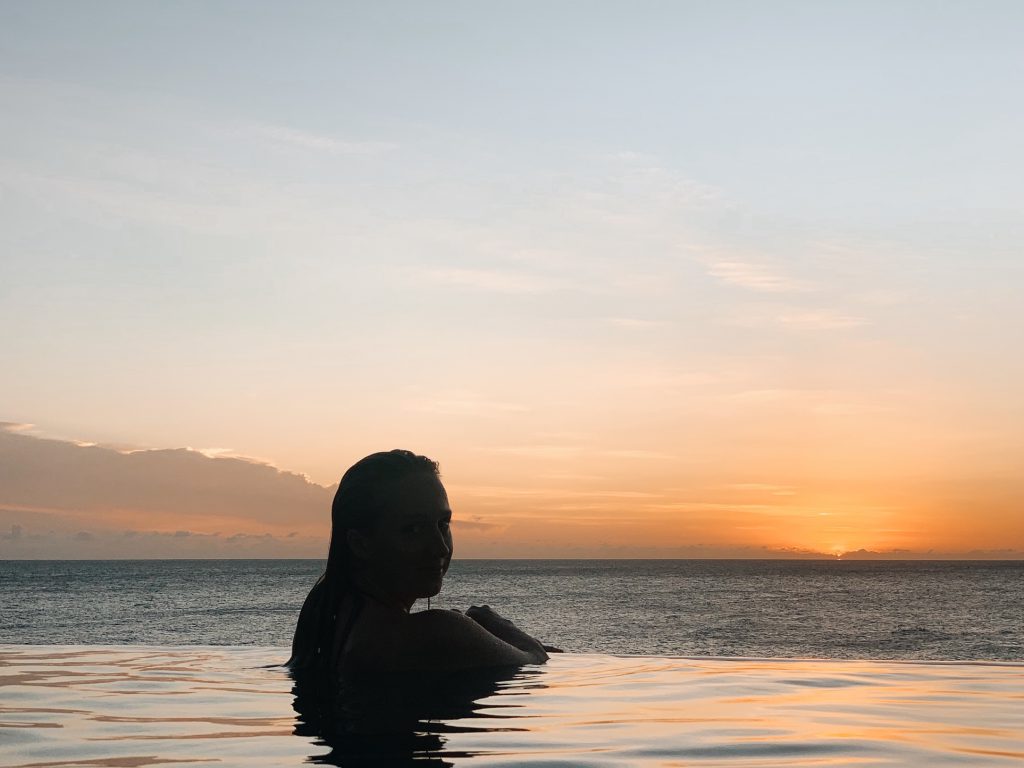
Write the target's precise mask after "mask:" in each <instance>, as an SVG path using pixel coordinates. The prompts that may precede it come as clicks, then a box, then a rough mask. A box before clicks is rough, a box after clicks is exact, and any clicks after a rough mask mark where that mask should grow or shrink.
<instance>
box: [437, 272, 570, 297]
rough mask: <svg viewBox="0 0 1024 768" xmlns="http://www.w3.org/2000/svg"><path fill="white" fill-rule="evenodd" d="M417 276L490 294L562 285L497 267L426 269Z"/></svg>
mask: <svg viewBox="0 0 1024 768" xmlns="http://www.w3.org/2000/svg"><path fill="white" fill-rule="evenodd" d="M420 275H422V276H423V277H424V278H426V279H427V280H430V281H432V282H434V283H437V284H441V285H452V286H457V287H460V288H468V289H473V290H478V291H486V292H489V293H508V294H531V293H549V292H551V291H555V290H557V289H559V288H561V287H563V286H562V285H561V284H560V282H559V281H556V280H554V279H552V278H548V277H542V276H539V275H532V274H529V273H526V272H514V271H511V270H500V269H460V268H451V269H428V270H423V271H422V272H420Z"/></svg>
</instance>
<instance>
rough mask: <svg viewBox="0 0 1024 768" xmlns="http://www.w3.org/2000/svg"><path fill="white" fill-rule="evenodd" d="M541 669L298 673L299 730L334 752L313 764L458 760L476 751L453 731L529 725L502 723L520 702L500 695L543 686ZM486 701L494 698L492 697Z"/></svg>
mask: <svg viewBox="0 0 1024 768" xmlns="http://www.w3.org/2000/svg"><path fill="white" fill-rule="evenodd" d="M540 675H541V672H540V670H539V669H537V668H524V669H517V668H515V667H512V668H505V669H491V670H476V671H472V672H463V673H459V674H457V675H452V674H431V673H418V674H411V675H403V676H374V677H368V676H352V677H348V678H346V679H344V680H342V681H341V682H340V684H339V683H335V682H333V681H330V680H325V679H323V678H322V677H319V676H316V675H310V674H305V675H301V674H300V675H296V677H295V685H294V687H293V688H292V692H293V693H294V695H295V700H294V702H293V705H292V706H293V707H294V708H295V712H296V714H297V718H296V725H295V733H296V734H297V735H299V736H310V737H313V738H314V739H316V742H317V743H319V744H323V745H324V746H326V747H328V748H329V749H330V751H329V752H328V753H326V754H323V755H317V756H314V757H313V762H315V763H323V764H327V765H338V766H363V765H380V764H381V761H382V760H384V761H387V762H393V763H394V762H398V763H401V762H403V761H405V762H411V761H412V760H413V759H416V761H417V764H420V765H422V764H426V765H439V766H440V765H452V763H451V762H450V761H449V760H447V759H444V758H443V757H442V756H441V755H442V753H445V756H446V757H448V758H454V757H469V756H470V754H469V753H466V752H459V753H456V752H455V751H454V750H450V749H447V744H448V738H447V736H446V734H452V733H472V732H474V731H489V730H499V729H500V730H503V731H515V730H523V731H525V730H527V729H526V728H514V727H510V726H508V725H506V724H502V723H501V722H500V721H501V719H502V717H503V714H502V713H501V711H500V710H501V709H503V708H508V707H514V706H516V705H515V704H508V703H504V702H501V703H499V702H498V700H497V699H496V698H495V697H497V696H498V694H499V693H500V692H502V691H503V690H507V691H515V690H517V689H518V690H529V689H531V688H533V689H535V688H542V687H544V686H543V683H541V682H539V678H540ZM485 700H486V701H485Z"/></svg>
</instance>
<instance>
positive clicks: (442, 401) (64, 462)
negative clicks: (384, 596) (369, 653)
mask: <svg viewBox="0 0 1024 768" xmlns="http://www.w3.org/2000/svg"><path fill="white" fill-rule="evenodd" d="M1022 35H1024V6H1021V4H1020V3H1017V2H996V1H989V2H981V3H934V2H907V1H903V2H899V1H897V2H859V3H821V2H810V1H808V2H783V1H780V2H773V3H759V2H736V1H734V0H726V1H723V2H716V3H704V2H701V3H695V2H643V1H631V2H602V3H582V2H558V1H557V0H556V1H555V2H551V1H546V2H543V3H541V2H518V3H506V4H499V3H479V2H442V3H430V4H426V3H418V2H407V3H398V2H387V1H384V2H374V3H358V4H357V3H341V2H323V3H320V2H299V3H289V4H284V3H261V2H176V3H162V2H145V1H135V2H91V3H79V2H60V3H56V2H47V1H45V0H37V1H36V2H32V3H16V2H0V104H2V108H0V328H2V329H3V331H2V333H0V360H3V363H4V365H3V369H4V372H3V374H2V375H0V422H2V423H3V426H2V428H0V558H25V557H54V558H65V557H189V556H195V557H233V556H253V557H256V556H258V557H322V556H324V555H325V553H326V544H327V535H328V530H329V507H330V499H331V494H332V493H333V490H334V484H336V482H337V480H338V478H339V477H340V476H341V474H342V473H343V471H344V470H345V469H346V468H347V467H348V466H350V465H351V464H352V463H353V462H354V461H356V460H358V459H359V458H361V457H362V456H364V455H367V454H369V453H372V452H375V451H378V450H388V449H391V448H396V447H401V448H407V449H411V450H414V451H416V452H418V453H423V454H426V455H429V456H431V457H432V458H434V459H436V460H437V461H438V462H439V463H440V465H441V471H442V476H443V479H444V482H445V484H446V487H447V488H448V492H449V497H450V499H451V503H452V507H453V510H454V513H455V524H454V525H455V528H454V529H455V535H456V553H455V554H456V557H460V556H461V557H808V556H838V555H842V556H844V557H908V558H914V557H1007V558H1020V557H1024V504H1022V499H1024V476H1022V473H1021V471H1020V468H1021V467H1022V466H1024V400H1022V399H1021V397H1020V395H1019V393H1020V392H1021V391H1024V355H1021V353H1020V350H1021V349H1022V348H1024V304H1022V302H1021V301H1020V298H1019V294H1020V287H1021V286H1022V285H1024V254H1022V248H1021V246H1022V244H1024V217H1022V213H1024V172H1022V171H1024V144H1022V143H1021V141H1020V139H1019V137H1020V136H1021V135H1022V134H1024V100H1022V99H1021V97H1020V83H1021V82H1024V48H1022V47H1021V46H1020V40H1021V38H1022Z"/></svg>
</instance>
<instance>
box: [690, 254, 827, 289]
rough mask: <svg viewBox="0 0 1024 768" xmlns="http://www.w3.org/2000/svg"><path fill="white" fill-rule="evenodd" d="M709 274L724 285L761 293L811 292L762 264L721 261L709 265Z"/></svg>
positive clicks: (801, 284)
mask: <svg viewBox="0 0 1024 768" xmlns="http://www.w3.org/2000/svg"><path fill="white" fill-rule="evenodd" d="M707 271H708V274H709V275H711V276H712V277H715V278H718V279H719V280H721V281H722V282H723V283H728V284H729V285H735V286H738V287H740V288H746V289H747V290H750V291H757V292H760V293H795V292H800V291H808V290H810V286H809V285H808V284H807V283H805V282H803V281H800V280H794V279H793V278H790V277H787V276H785V275H782V274H779V273H777V272H775V271H773V270H771V269H769V268H768V267H765V266H763V265H760V264H752V263H750V262H747V261H735V260H731V259H730V260H719V261H714V262H711V263H710V264H708V265H707Z"/></svg>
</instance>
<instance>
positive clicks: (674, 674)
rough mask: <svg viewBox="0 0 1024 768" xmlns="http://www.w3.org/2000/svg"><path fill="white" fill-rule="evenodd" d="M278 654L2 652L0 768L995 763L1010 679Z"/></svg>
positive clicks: (782, 666)
mask: <svg viewBox="0 0 1024 768" xmlns="http://www.w3.org/2000/svg"><path fill="white" fill-rule="evenodd" d="M285 655H286V654H285V651H284V649H267V648H209V647H201V648H188V647H176V648H156V647H73V648H72V647H45V646H0V764H3V765H8V766H17V767H19V768H30V767H31V768H43V766H57V765H62V766H63V765H68V766H76V765H78V766H86V765H88V766H121V767H122V768H125V767H131V768H144V767H145V766H150V765H167V764H192V763H206V762H216V763H219V764H222V765H241V764H245V765H275V766H287V765H300V764H303V763H308V762H310V761H312V762H315V763H327V764H336V765H366V764H374V765H379V764H382V761H384V764H389V765H394V764H404V763H409V762H415V763H416V764H417V765H422V764H424V763H425V764H427V765H431V764H433V765H452V764H456V763H465V762H475V763H477V764H480V765H516V764H522V763H524V762H530V763H532V764H539V763H543V764H544V765H584V766H614V765H641V766H654V765H658V766H675V765H678V766H684V765H685V766H704V765H732V766H752V765H758V766H794V765H849V764H858V765H883V764H885V765H893V764H895V765H925V764H930V763H941V764H943V765H971V766H974V765H1004V764H1013V763H1016V762H1018V761H1021V760H1024V706H1022V705H1024V665H1021V664H1010V663H1003V664H996V663H939V662H930V663H924V662H877V661H812V660H789V659H714V658H692V659H683V658H656V657H614V656H600V655H576V654H566V655H564V656H556V657H554V658H553V659H552V660H551V662H550V663H549V664H548V665H547V666H545V667H543V668H526V669H522V670H504V671H494V672H491V673H486V674H482V675H470V676H465V675H462V676H451V675H448V676H440V675H434V676H430V675H427V676H422V677H420V678H417V679H416V680H412V681H411V680H406V681H404V682H403V683H397V682H395V681H392V682H390V683H385V682H383V681H381V680H380V679H377V680H372V681H367V680H365V679H364V680H362V681H354V682H350V683H349V684H347V685H346V687H345V688H344V689H343V690H342V692H341V693H340V694H338V693H337V692H325V691H324V689H322V688H321V687H319V686H316V685H310V684H308V682H303V683H298V684H297V683H295V682H293V681H292V680H291V679H290V678H289V677H288V676H287V675H286V674H285V672H284V670H282V669H281V668H280V667H274V666H268V665H272V664H274V663H275V662H277V661H279V660H281V659H282V658H284V656H285Z"/></svg>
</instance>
